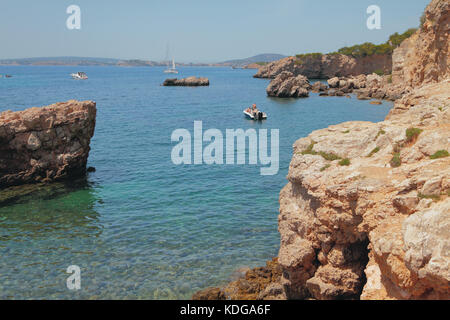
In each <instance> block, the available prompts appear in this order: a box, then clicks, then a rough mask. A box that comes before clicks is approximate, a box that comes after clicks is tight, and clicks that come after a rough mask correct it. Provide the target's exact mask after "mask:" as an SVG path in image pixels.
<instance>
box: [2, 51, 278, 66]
mask: <svg viewBox="0 0 450 320" xmlns="http://www.w3.org/2000/svg"><path fill="white" fill-rule="evenodd" d="M285 57H286V56H284V55H281V54H271V53H269V54H267V53H266V54H259V55H256V56H253V57H249V58H245V59H235V60H228V61H223V62H217V63H181V62H177V65H178V66H193V67H235V68H245V67H247V66H248V65H252V66H250V68H256V67H257V66H262V65H264V64H266V63H269V62H272V61H276V60H280V59H282V58H285ZM166 65H167V61H159V62H157V61H149V60H140V59H130V60H124V59H111V58H93V57H42V58H21V59H3V60H0V66H119V67H160V66H166Z"/></svg>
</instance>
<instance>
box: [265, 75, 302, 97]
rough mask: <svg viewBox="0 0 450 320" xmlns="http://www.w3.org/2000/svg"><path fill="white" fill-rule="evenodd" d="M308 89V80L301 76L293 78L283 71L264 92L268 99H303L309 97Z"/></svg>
mask: <svg viewBox="0 0 450 320" xmlns="http://www.w3.org/2000/svg"><path fill="white" fill-rule="evenodd" d="M310 89H311V84H310V83H309V80H308V78H306V77H305V76H302V75H298V76H294V75H293V74H292V73H291V72H287V71H284V72H282V73H280V74H279V75H278V76H277V77H276V78H275V79H274V80H272V81H271V82H270V84H269V86H268V87H267V89H266V92H267V95H268V96H269V97H279V98H290V97H294V98H303V97H308V96H309V92H308V90H310Z"/></svg>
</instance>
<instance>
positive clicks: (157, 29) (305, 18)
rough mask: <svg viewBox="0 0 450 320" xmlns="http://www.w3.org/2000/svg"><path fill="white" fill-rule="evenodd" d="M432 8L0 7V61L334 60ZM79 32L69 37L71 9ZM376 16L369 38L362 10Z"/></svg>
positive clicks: (233, 3)
mask: <svg viewBox="0 0 450 320" xmlns="http://www.w3.org/2000/svg"><path fill="white" fill-rule="evenodd" d="M429 2H430V0H395V1H392V0H345V1H336V0H276V1H275V0H190V1H186V0H128V1H108V0H70V1H66V0H40V1H31V0H28V1H25V0H0V59H8V58H29V57H56V56H80V57H103V58H118V59H143V60H154V61H160V60H164V59H165V56H166V50H167V46H168V45H169V47H170V53H171V56H173V58H175V59H176V60H177V61H179V62H219V61H224V60H229V59H235V58H246V57H250V56H253V55H256V54H260V53H279V54H285V55H294V54H298V53H307V52H323V53H326V52H332V51H336V50H337V49H339V48H341V47H343V46H348V45H353V44H357V43H363V42H367V41H369V42H373V43H382V42H385V41H386V40H387V39H388V37H389V35H390V34H392V33H394V32H403V31H405V30H407V29H408V28H411V27H417V26H418V25H419V19H420V16H421V15H422V13H423V11H424V8H425V7H426V5H427V4H428V3H429ZM73 4H74V5H78V6H79V7H80V9H81V29H80V30H69V29H68V28H67V27H66V20H67V18H68V17H69V14H67V13H66V9H67V7H69V6H70V5H73ZM370 5H378V6H379V7H380V9H381V29H379V30H369V29H368V28H367V26H366V20H367V19H368V17H369V14H367V13H366V10H367V7H368V6H370Z"/></svg>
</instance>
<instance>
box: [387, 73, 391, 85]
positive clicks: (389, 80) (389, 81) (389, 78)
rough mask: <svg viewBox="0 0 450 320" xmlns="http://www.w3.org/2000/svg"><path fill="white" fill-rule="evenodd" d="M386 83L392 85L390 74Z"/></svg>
mask: <svg viewBox="0 0 450 320" xmlns="http://www.w3.org/2000/svg"><path fill="white" fill-rule="evenodd" d="M387 82H388V83H392V74H390V75H389V76H388V78H387Z"/></svg>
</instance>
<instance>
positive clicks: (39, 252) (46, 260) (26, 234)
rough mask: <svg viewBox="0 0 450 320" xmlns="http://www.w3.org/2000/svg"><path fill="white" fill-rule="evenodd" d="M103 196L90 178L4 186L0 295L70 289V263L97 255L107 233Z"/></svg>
mask: <svg viewBox="0 0 450 320" xmlns="http://www.w3.org/2000/svg"><path fill="white" fill-rule="evenodd" d="M99 202H101V201H100V199H99V197H98V195H97V193H96V191H95V189H94V188H92V185H91V184H90V183H89V182H88V181H87V180H77V181H72V182H70V183H68V182H65V183H62V182H58V183H54V184H49V185H44V184H37V185H26V186H20V187H13V188H8V189H4V190H1V191H0V256H1V257H2V259H1V260H0V279H1V282H0V299H2V298H3V299H9V298H25V299H26V298H35V297H36V293H37V292H40V294H43V295H42V296H47V297H51V296H52V295H54V294H57V293H58V292H63V291H65V290H67V289H66V288H65V282H64V281H65V278H66V277H67V274H66V273H65V271H66V268H67V267H68V266H69V265H71V264H77V263H80V261H84V260H86V259H87V258H88V257H89V256H92V255H93V254H94V251H95V249H94V248H95V246H96V245H97V239H98V238H99V237H100V235H101V234H102V230H103V227H102V225H101V223H100V219H99V218H100V215H99V213H97V212H96V210H95V206H96V204H97V203H99ZM30 287H33V289H35V290H37V292H34V294H33V295H29V293H28V292H29V289H30Z"/></svg>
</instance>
